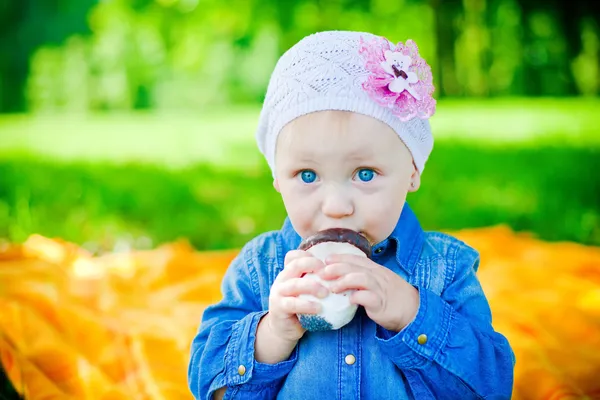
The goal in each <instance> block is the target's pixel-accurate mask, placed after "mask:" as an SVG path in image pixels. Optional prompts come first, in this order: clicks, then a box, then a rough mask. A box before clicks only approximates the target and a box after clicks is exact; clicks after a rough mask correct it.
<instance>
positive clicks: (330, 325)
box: [298, 228, 371, 332]
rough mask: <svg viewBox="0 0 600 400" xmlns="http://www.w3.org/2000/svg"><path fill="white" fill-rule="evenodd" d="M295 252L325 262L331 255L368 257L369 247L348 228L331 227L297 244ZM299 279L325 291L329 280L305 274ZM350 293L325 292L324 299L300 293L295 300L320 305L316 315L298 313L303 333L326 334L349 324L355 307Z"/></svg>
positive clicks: (365, 240) (357, 234) (369, 255)
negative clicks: (304, 253)
mask: <svg viewBox="0 0 600 400" xmlns="http://www.w3.org/2000/svg"><path fill="white" fill-rule="evenodd" d="M298 249H299V250H304V251H307V252H309V253H311V254H312V255H313V256H315V257H316V258H318V259H320V260H322V261H325V259H326V258H327V257H328V256H329V255H331V254H356V255H358V256H363V257H371V245H370V243H369V241H368V240H367V238H365V237H364V236H363V235H361V234H360V233H358V232H355V231H353V230H350V229H343V228H333V229H327V230H324V231H320V232H317V233H316V234H314V235H312V236H310V237H307V238H306V239H304V240H303V241H302V243H300V246H299V247H298ZM303 279H314V280H316V281H318V282H319V283H320V284H322V285H323V286H325V287H326V288H329V285H330V283H331V282H333V281H327V280H324V279H321V278H320V277H319V276H318V275H316V274H312V273H311V274H306V275H304V276H303ZM352 292H354V290H347V291H345V292H342V293H329V295H328V296H327V297H325V298H324V299H319V298H317V297H315V296H312V295H308V294H303V295H300V296H299V297H301V298H304V299H308V300H311V301H313V302H315V303H319V304H320V305H321V312H320V313H319V314H298V319H299V321H300V324H301V325H302V326H303V327H304V329H306V330H307V331H311V332H315V331H326V330H332V329H339V328H341V327H343V326H344V325H346V324H347V323H349V322H350V321H352V319H353V318H354V314H356V310H357V308H358V306H357V305H356V304H351V303H350V295H351V294H352Z"/></svg>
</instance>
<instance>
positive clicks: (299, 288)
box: [277, 278, 329, 299]
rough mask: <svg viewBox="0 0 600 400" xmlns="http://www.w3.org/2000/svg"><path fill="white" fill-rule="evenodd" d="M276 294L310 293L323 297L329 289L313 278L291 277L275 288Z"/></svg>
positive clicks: (296, 294) (283, 295)
mask: <svg viewBox="0 0 600 400" xmlns="http://www.w3.org/2000/svg"><path fill="white" fill-rule="evenodd" d="M277 291H278V295H280V296H282V297H288V296H298V295H301V294H310V295H313V296H315V297H318V298H321V299H323V298H325V297H327V295H328V294H329V290H328V289H327V288H326V287H325V286H323V285H321V284H320V283H319V282H317V281H316V280H314V279H309V278H293V279H290V280H287V281H285V282H282V283H281V284H280V285H279V287H278V288H277Z"/></svg>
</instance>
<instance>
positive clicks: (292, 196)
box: [280, 183, 315, 237]
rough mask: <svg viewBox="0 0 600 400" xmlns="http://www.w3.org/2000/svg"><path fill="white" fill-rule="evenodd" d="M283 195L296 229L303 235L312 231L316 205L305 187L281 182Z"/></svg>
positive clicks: (287, 210)
mask: <svg viewBox="0 0 600 400" xmlns="http://www.w3.org/2000/svg"><path fill="white" fill-rule="evenodd" d="M280 189H281V197H282V198H283V204H284V205H285V210H286V212H287V214H288V216H289V218H290V221H291V222H292V225H293V226H294V229H296V231H297V232H298V234H299V235H300V236H302V237H304V236H305V234H306V232H311V224H312V221H313V220H314V219H315V218H314V211H315V210H314V207H313V201H311V196H310V195H308V194H307V193H304V192H305V188H303V187H298V185H296V184H294V183H291V184H290V185H287V184H281V185H280Z"/></svg>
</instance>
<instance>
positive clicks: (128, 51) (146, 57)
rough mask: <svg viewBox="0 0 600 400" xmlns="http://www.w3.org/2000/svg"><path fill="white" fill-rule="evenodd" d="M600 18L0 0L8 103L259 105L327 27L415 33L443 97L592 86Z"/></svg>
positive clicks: (499, 8)
mask: <svg viewBox="0 0 600 400" xmlns="http://www.w3.org/2000/svg"><path fill="white" fill-rule="evenodd" d="M599 21H600V2H589V1H586V0H573V1H570V2H560V1H558V0H549V1H542V0H395V1H393V2H390V1H387V0H359V1H350V0H330V1H323V0H290V1H286V2H281V1H274V0H266V1H258V0H230V1H229V2H227V3H223V2H221V1H218V0H203V1H202V2H200V1H199V0H110V1H103V2H97V1H96V0H84V1H81V0H51V1H49V2H48V1H47V2H40V4H38V2H36V1H34V0H23V1H22V2H14V1H10V0H0V49H1V50H0V112H11V111H22V110H25V109H29V110H34V111H35V110H103V109H105V110H113V109H122V110H128V109H145V108H159V109H181V108H194V109H197V108H199V107H204V106H206V105H209V104H210V105H215V104H228V103H248V102H253V103H257V102H260V101H261V100H262V97H263V95H264V90H265V87H266V84H267V82H268V78H269V75H270V73H271V70H272V68H273V66H274V64H275V62H276V60H277V58H278V56H279V55H280V54H281V53H282V52H283V51H285V49H287V48H289V47H290V46H291V45H292V44H293V43H295V42H296V41H297V40H299V39H300V38H301V37H303V36H305V35H307V34H309V33H312V32H315V31H318V30H325V29H353V30H363V31H371V32H374V33H376V34H381V35H385V36H387V37H389V38H390V39H392V40H394V41H398V40H401V41H405V40H406V39H408V38H413V39H415V41H416V42H417V43H419V46H420V49H421V51H422V53H423V55H424V56H425V58H426V59H427V60H428V61H429V62H430V64H432V66H433V69H434V74H435V79H436V82H437V92H436V95H437V96H438V97H440V96H505V95H534V96H540V95H545V96H548V95H551V96H562V95H574V94H586V95H597V94H598V93H599V86H600V84H599V83H598V82H600V61H599V60H600V45H599V44H598V43H600V39H599V37H600V33H599V27H598V22H599Z"/></svg>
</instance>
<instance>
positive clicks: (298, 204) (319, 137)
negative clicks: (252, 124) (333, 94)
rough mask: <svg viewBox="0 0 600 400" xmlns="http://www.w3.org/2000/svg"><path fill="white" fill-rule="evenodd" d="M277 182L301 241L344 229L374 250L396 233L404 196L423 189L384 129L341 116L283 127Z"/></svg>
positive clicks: (406, 155) (324, 114)
mask: <svg viewBox="0 0 600 400" xmlns="http://www.w3.org/2000/svg"><path fill="white" fill-rule="evenodd" d="M275 176H276V179H275V181H274V186H275V188H276V189H277V190H278V191H279V192H280V193H281V195H282V197H283V202H284V204H285V207H286V210H287V212H288V215H289V217H290V220H291V222H292V225H293V226H294V229H296V231H297V232H298V233H299V234H300V236H302V237H303V238H304V237H307V236H309V235H312V234H313V233H315V232H317V231H319V230H323V229H328V228H348V229H353V230H355V231H359V232H362V233H363V234H364V235H365V236H367V238H368V239H369V240H370V241H371V242H372V243H373V244H375V243H379V242H380V241H382V240H384V239H385V238H387V237H388V236H389V235H390V233H391V232H392V231H393V230H394V227H395V225H396V222H397V221H398V218H399V217H400V213H401V212H402V207H403V205H404V201H405V200H406V195H407V192H408V191H412V190H416V189H417V188H418V187H419V183H420V182H419V174H418V172H417V171H416V169H415V167H414V164H413V160H412V157H411V154H410V152H409V151H408V149H407V148H406V146H405V145H404V143H403V142H402V141H401V140H400V138H399V137H398V135H397V134H396V133H395V132H394V131H393V130H392V129H391V128H390V127H389V126H387V125H386V124H384V123H383V122H381V121H379V120H377V119H375V118H371V117H368V116H365V115H362V114H357V113H351V112H345V111H320V112H316V113H311V114H308V115H304V116H301V117H299V118H296V119H295V120H293V121H292V122H290V123H289V124H287V125H286V126H285V127H284V128H283V130H282V131H281V133H280V135H279V138H278V141H277V147H276V156H275ZM411 182H414V183H415V188H411V186H410V184H411Z"/></svg>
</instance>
